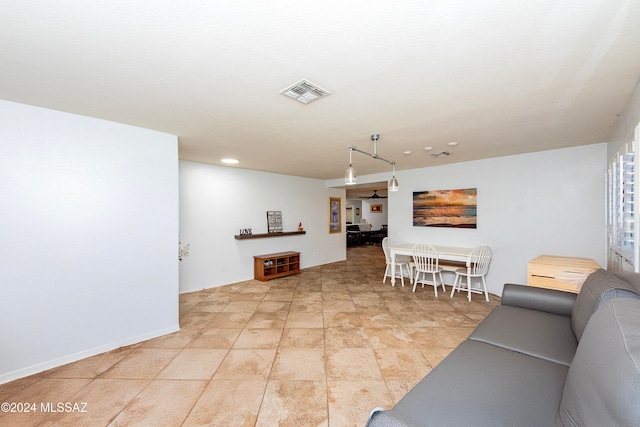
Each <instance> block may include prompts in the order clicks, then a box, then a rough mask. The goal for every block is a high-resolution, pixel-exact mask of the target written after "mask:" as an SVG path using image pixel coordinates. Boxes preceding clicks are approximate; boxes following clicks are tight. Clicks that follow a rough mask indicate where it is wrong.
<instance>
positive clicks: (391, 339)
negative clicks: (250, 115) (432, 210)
mask: <svg viewBox="0 0 640 427" xmlns="http://www.w3.org/2000/svg"><path fill="white" fill-rule="evenodd" d="M384 267H385V265H384V256H383V254H382V249H381V248H380V247H379V246H360V247H355V248H350V249H349V250H348V254H347V261H344V262H338V263H333V264H329V265H325V266H319V267H314V268H309V269H305V270H303V272H302V274H300V275H295V276H290V277H286V278H281V279H277V280H271V281H268V282H266V283H262V282H258V281H247V282H242V283H237V284H232V285H227V286H222V287H218V288H213V289H209V290H204V291H201V292H195V293H190V294H185V295H181V296H180V325H181V330H180V331H179V332H176V333H174V334H171V335H168V336H164V337H160V338H156V339H153V340H149V341H146V342H143V343H140V344H137V345H133V346H129V347H125V348H120V349H117V350H113V351H110V352H108V353H105V354H101V355H98V356H94V357H91V358H87V359H84V360H80V361H78V362H75V363H71V364H68V365H65V366H61V367H59V368H56V369H52V370H49V371H46V372H43V373H41V374H38V375H33V376H31V377H28V378H24V379H20V380H16V381H13V382H10V383H7V384H4V385H0V402H16V403H17V402H22V403H24V402H34V403H36V404H37V409H38V411H37V412H34V413H20V414H17V413H1V412H0V425H1V426H67V425H68V426H107V425H108V426H138V425H139V426H201V425H213V426H278V425H280V426H296V427H300V426H332V427H344V426H362V425H364V424H365V422H366V419H367V416H368V413H369V411H370V410H371V409H373V408H374V407H377V406H384V407H390V406H392V405H393V404H394V403H395V402H397V401H398V400H399V399H400V398H401V397H402V396H403V395H404V394H405V393H406V392H407V391H408V390H409V389H410V388H411V387H412V386H413V385H414V384H415V383H417V382H418V381H419V380H420V379H421V378H423V377H424V375H426V374H427V373H428V372H429V371H430V370H431V369H432V367H434V366H435V365H436V364H437V363H439V362H440V361H441V360H442V359H443V358H444V357H446V355H447V354H448V353H449V352H450V351H451V349H452V348H454V347H455V346H456V345H457V344H458V343H459V342H460V341H461V340H464V339H465V338H466V337H467V336H468V334H469V333H470V332H471V331H472V330H473V328H474V327H475V325H477V324H478V322H479V321H481V320H482V319H483V318H484V317H485V316H486V315H487V313H488V312H489V311H490V309H491V308H493V307H494V306H495V305H497V304H498V303H499V299H498V298H497V297H495V296H492V298H491V299H492V301H491V302H488V303H487V302H485V301H484V299H483V297H482V296H480V295H474V296H473V299H472V301H471V302H468V301H467V300H466V295H463V294H456V295H455V296H454V297H453V298H450V297H449V295H448V294H443V293H440V297H439V298H434V295H433V288H432V287H425V288H424V289H423V288H418V289H417V290H416V292H415V293H412V292H411V287H410V286H408V285H407V286H405V287H404V288H402V287H400V284H399V283H398V284H397V286H396V287H391V284H390V283H389V280H387V282H386V283H384V284H383V283H382V280H381V279H382V273H383V272H384ZM449 280H451V278H449ZM445 281H447V279H445ZM41 402H45V403H46V402H53V403H56V402H69V403H72V404H73V403H78V404H79V405H81V404H82V403H85V402H86V407H85V408H81V407H78V408H75V409H84V410H85V412H70V413H65V412H61V413H43V412H41V411H40V409H41V408H40V403H41Z"/></svg>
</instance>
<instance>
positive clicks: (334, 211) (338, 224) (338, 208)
mask: <svg viewBox="0 0 640 427" xmlns="http://www.w3.org/2000/svg"><path fill="white" fill-rule="evenodd" d="M329 233H342V199H340V198H338V197H330V198H329Z"/></svg>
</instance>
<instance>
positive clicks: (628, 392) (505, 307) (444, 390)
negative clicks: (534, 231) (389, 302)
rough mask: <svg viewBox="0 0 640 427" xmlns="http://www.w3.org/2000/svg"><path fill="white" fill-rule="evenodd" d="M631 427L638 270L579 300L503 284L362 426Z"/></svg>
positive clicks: (635, 402)
mask: <svg viewBox="0 0 640 427" xmlns="http://www.w3.org/2000/svg"><path fill="white" fill-rule="evenodd" d="M590 425H592V426H632V425H633V426H638V425H640V274H635V273H615V274H614V273H612V272H609V271H607V270H597V271H595V272H594V273H592V274H591V275H589V277H588V278H587V280H586V281H585V283H584V284H583V286H582V289H581V291H580V293H579V294H578V295H576V294H571V293H567V292H562V291H556V290H550V289H542V288H534V287H529V286H521V285H513V284H507V285H505V287H504V290H503V295H502V302H501V305H500V306H498V307H496V308H494V309H493V310H492V311H491V313H489V315H488V316H487V317H486V319H485V320H484V321H483V322H482V323H481V324H480V325H478V327H477V328H476V329H475V331H474V332H473V333H472V334H471V335H470V336H469V338H468V339H467V340H465V341H464V342H462V343H461V344H460V345H459V346H458V347H457V348H456V349H455V350H453V352H451V353H450V354H449V356H447V357H446V358H445V359H444V360H443V361H442V362H441V363H440V364H439V365H438V366H436V367H435V368H434V369H433V370H432V371H431V372H430V373H429V374H428V375H427V376H426V377H425V378H424V379H422V380H421V381H420V382H419V383H418V384H417V385H416V386H415V387H414V388H413V389H412V390H410V391H409V393H408V394H407V395H406V396H404V397H403V398H402V399H401V400H400V401H399V402H398V403H397V404H396V405H395V406H394V407H393V408H392V409H389V410H383V409H376V410H374V411H373V412H372V413H371V415H370V417H369V420H368V423H367V426H368V427H387V426H394V427H396V426H491V427H495V426H562V427H568V426H590Z"/></svg>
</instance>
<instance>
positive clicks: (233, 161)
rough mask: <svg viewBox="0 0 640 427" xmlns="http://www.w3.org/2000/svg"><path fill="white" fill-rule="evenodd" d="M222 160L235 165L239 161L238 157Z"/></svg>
mask: <svg viewBox="0 0 640 427" xmlns="http://www.w3.org/2000/svg"><path fill="white" fill-rule="evenodd" d="M220 161H221V162H222V163H227V164H230V165H235V164H237V163H239V161H238V159H231V158H226V159H222V160H220Z"/></svg>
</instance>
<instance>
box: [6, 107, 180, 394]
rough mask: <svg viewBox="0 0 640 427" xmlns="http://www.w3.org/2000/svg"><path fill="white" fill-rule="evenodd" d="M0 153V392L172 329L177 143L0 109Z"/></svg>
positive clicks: (47, 114) (37, 112)
mask: <svg viewBox="0 0 640 427" xmlns="http://www.w3.org/2000/svg"><path fill="white" fill-rule="evenodd" d="M0 150H1V151H0V152H1V153H2V154H1V155H0V182H1V183H2V185H1V186H0V200H2V203H1V204H0V206H1V208H0V227H1V229H2V232H1V233H0V235H1V236H2V240H1V242H2V243H1V244H0V248H2V251H1V253H0V265H1V268H0V283H1V286H2V294H1V296H0V348H1V349H2V350H1V351H0V383H3V382H7V381H10V380H12V379H15V378H19V377H23V376H26V375H29V374H33V373H36V372H39V371H42V370H45V369H49V368H51V367H54V366H58V365H61V364H64V363H68V362H71V361H75V360H78V359H81V358H84V357H88V356H92V355H94V354H98V353H101V352H104V351H107V350H111V349H113V348H117V347H120V346H123V345H129V344H132V343H136V342H139V341H142V340H145V339H148V338H153V337H156V336H159V335H162V334H165V333H168V332H173V331H175V330H177V329H178V263H177V243H178V159H177V157H178V156H177V138H176V137H175V136H171V135H166V134H162V133H158V132H153V131H149V130H145V129H139V128H134V127H131V126H125V125H121V124H116V123H112V122H107V121H102V120H96V119H92V118H88V117H82V116H77V115H73V114H67V113H62V112H57V111H52V110H47V109H43V108H37V107H32V106H27V105H22V104H16V103H11V102H7V101H0Z"/></svg>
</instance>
